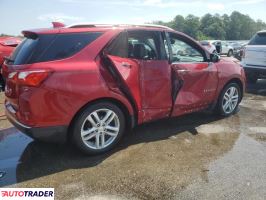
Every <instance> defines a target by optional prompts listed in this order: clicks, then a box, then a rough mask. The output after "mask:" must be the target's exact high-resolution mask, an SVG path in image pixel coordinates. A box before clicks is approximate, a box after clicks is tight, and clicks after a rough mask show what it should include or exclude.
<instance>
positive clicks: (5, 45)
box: [0, 37, 21, 91]
mask: <svg viewBox="0 0 266 200" xmlns="http://www.w3.org/2000/svg"><path fill="white" fill-rule="evenodd" d="M20 42H21V39H20V38H16V37H0V91H3V90H4V88H5V81H4V79H3V77H2V73H1V71H2V64H3V63H4V57H6V56H9V55H10V54H11V53H12V51H13V50H14V48H15V47H16V46H17V45H18V44H19V43H20Z"/></svg>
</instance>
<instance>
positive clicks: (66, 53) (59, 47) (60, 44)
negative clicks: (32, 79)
mask: <svg viewBox="0 0 266 200" xmlns="http://www.w3.org/2000/svg"><path fill="white" fill-rule="evenodd" d="M101 34H102V33H100V32H89V33H74V34H73V33H71V34H47V35H39V36H38V37H37V38H26V39H25V40H23V42H22V43H21V44H20V45H19V46H18V47H17V48H16V50H15V51H14V53H13V54H12V56H11V58H10V59H9V62H12V64H14V65H22V64H31V63H36V62H45V61H52V60H59V59H63V58H67V57H70V56H72V55H74V54H75V53H77V52H79V51H80V50H81V49H83V48H84V47H85V46H87V45H88V44H90V43H91V42H92V41H94V40H96V39H97V38H98V37H99V36H100V35H101Z"/></svg>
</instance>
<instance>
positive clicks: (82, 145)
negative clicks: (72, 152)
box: [73, 102, 125, 155]
mask: <svg viewBox="0 0 266 200" xmlns="http://www.w3.org/2000/svg"><path fill="white" fill-rule="evenodd" d="M124 131H125V116H124V114H123V112H122V111H121V109H120V108H119V107H118V106H116V105H115V104H112V103H109V102H99V103H96V104H92V105H89V106H88V107H87V108H85V110H83V111H82V112H81V113H80V114H79V116H78V117H77V119H76V120H75V122H74V127H73V140H74V143H75V145H76V146H77V147H78V148H79V149H80V150H81V151H82V152H84V153H86V154H89V155H95V154H100V153H104V152H107V151H109V150H111V149H112V148H113V147H114V146H115V145H116V144H117V143H118V142H119V140H120V139H121V137H122V135H123V133H124Z"/></svg>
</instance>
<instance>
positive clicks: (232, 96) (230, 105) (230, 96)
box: [222, 86, 239, 114]
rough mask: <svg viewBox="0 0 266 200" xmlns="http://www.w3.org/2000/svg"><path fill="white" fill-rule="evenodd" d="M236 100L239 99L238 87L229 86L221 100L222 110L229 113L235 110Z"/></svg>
mask: <svg viewBox="0 0 266 200" xmlns="http://www.w3.org/2000/svg"><path fill="white" fill-rule="evenodd" d="M238 101H239V93H238V89H237V88H236V87H234V86H232V87H229V88H228V89H227V90H226V92H225V93H224V97H223V101H222V107H223V111H224V112H225V113H226V114H231V113H232V112H233V111H234V110H235V108H236V106H237V104H238Z"/></svg>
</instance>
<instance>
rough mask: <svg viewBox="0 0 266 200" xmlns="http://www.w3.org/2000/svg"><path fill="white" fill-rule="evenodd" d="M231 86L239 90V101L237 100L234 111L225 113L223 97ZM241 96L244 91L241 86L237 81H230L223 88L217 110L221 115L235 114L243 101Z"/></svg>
mask: <svg viewBox="0 0 266 200" xmlns="http://www.w3.org/2000/svg"><path fill="white" fill-rule="evenodd" d="M230 87H235V88H236V89H237V91H238V96H239V99H238V102H237V105H236V107H235V109H234V110H233V112H231V113H225V112H224V110H223V98H224V95H225V92H226V91H227V90H228V89H229V88H230ZM241 97H242V93H241V90H240V87H239V85H238V84H237V83H229V84H227V85H226V86H225V87H224V89H223V90H222V92H221V94H220V96H219V100H218V104H217V111H218V113H219V114H220V115H222V116H225V117H227V116H230V115H232V114H234V113H235V112H236V110H237V109H238V105H239V103H240V101H241Z"/></svg>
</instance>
